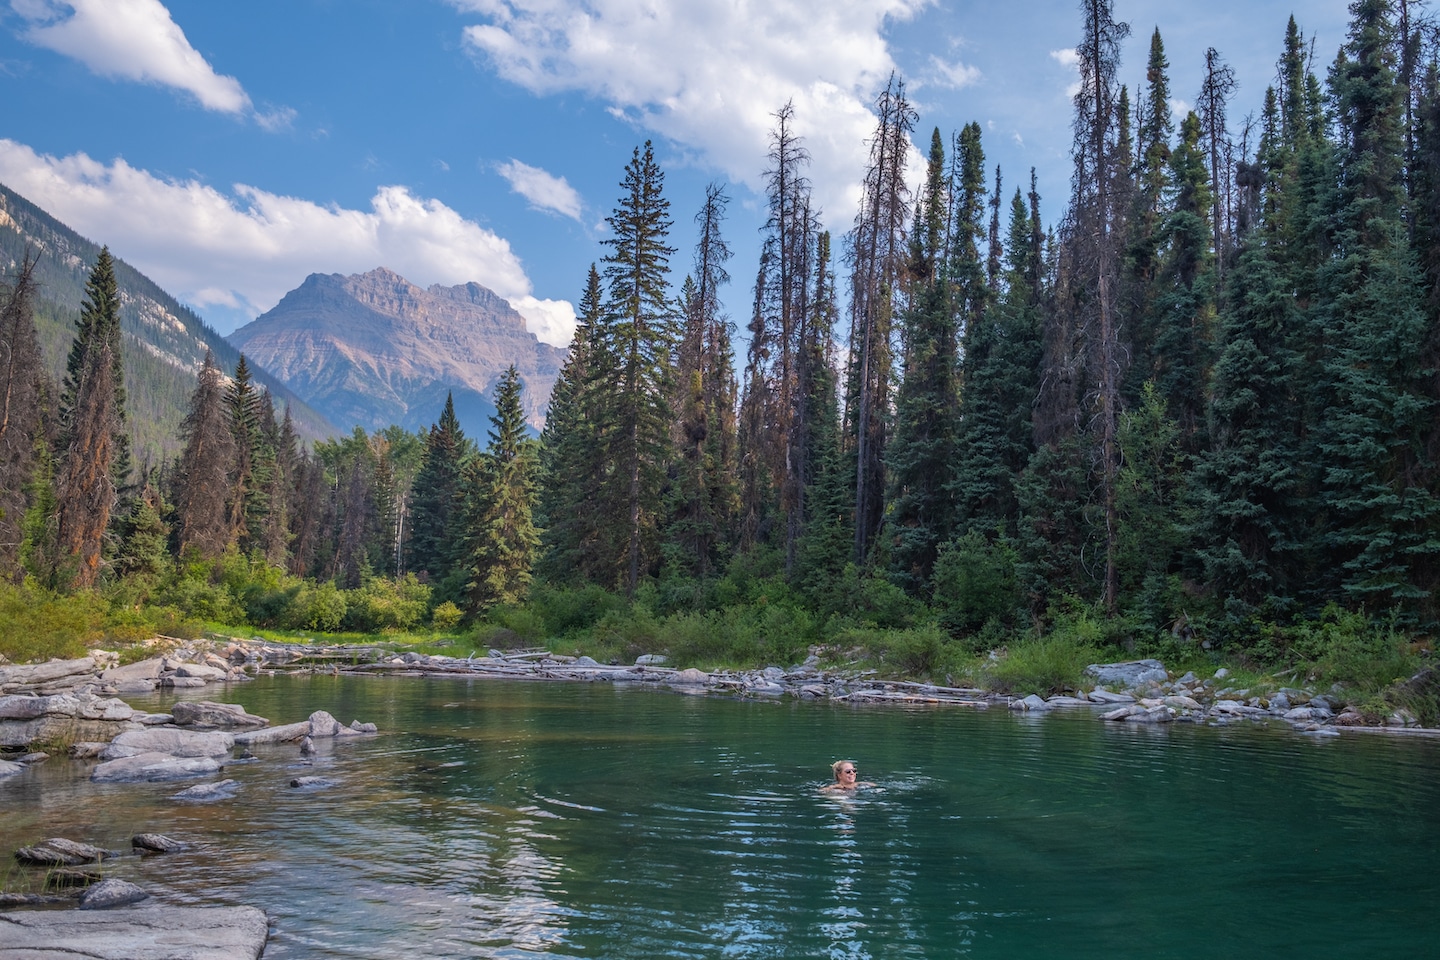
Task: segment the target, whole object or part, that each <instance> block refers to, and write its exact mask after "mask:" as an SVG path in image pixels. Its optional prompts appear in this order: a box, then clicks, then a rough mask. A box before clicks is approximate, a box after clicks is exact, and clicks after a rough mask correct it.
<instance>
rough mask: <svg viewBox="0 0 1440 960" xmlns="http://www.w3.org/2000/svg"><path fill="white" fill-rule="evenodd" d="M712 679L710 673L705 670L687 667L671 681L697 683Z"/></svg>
mask: <svg viewBox="0 0 1440 960" xmlns="http://www.w3.org/2000/svg"><path fill="white" fill-rule="evenodd" d="M709 680H710V674H708V673H706V672H705V671H703V670H696V669H695V668H694V667H687V668H686V669H684V670H681V671H680V672H679V673H677V674H675V676H673V677H671V678H670V682H671V683H684V684H697V683H706V682H708V681H709Z"/></svg>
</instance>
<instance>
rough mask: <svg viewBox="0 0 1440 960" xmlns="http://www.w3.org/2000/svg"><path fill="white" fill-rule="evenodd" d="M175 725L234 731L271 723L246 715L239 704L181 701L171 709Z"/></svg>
mask: <svg viewBox="0 0 1440 960" xmlns="http://www.w3.org/2000/svg"><path fill="white" fill-rule="evenodd" d="M170 714H171V716H173V717H174V718H175V723H176V724H177V725H179V726H182V727H194V728H196V729H197V730H233V729H234V728H236V727H264V726H267V725H269V723H270V721H269V720H266V719H265V718H264V717H257V716H255V715H254V714H251V713H246V712H245V708H244V707H242V706H240V704H238V703H212V702H210V701H209V700H180V701H177V702H176V703H175V705H174V706H172V707H171V708H170Z"/></svg>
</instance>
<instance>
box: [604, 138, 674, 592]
mask: <svg viewBox="0 0 1440 960" xmlns="http://www.w3.org/2000/svg"><path fill="white" fill-rule="evenodd" d="M664 181H665V175H664V174H663V173H662V172H661V170H660V167H659V165H658V164H656V162H655V153H654V148H653V147H652V146H651V144H650V143H649V142H648V141H647V142H646V144H645V148H644V151H643V153H642V152H641V150H640V149H639V148H638V147H637V148H636V149H635V152H634V154H633V155H632V157H631V159H630V163H629V164H628V165H627V166H626V168H625V177H624V179H623V180H622V181H621V191H622V193H621V196H620V200H619V203H618V205H617V206H616V208H615V211H614V212H613V213H612V214H611V215H610V216H609V217H607V218H606V223H608V224H609V225H610V230H611V236H610V238H609V239H607V240H606V241H605V244H606V246H608V247H609V248H610V253H609V254H608V255H607V256H606V257H605V258H604V261H603V262H604V264H605V266H604V270H603V273H604V278H605V283H606V301H605V309H604V316H605V325H606V328H607V334H608V340H609V344H610V351H611V353H612V355H613V358H614V364H615V368H614V370H615V374H614V380H613V381H612V383H611V384H610V391H609V396H608V397H606V398H605V400H606V402H605V405H604V407H605V416H606V417H607V419H608V421H609V422H608V424H607V433H606V434H605V435H604V437H603V441H604V444H605V447H604V449H605V454H606V462H607V466H608V468H609V469H610V471H611V472H610V474H609V476H608V477H607V478H606V481H607V482H605V483H604V484H602V487H601V502H602V505H603V508H604V511H605V512H604V515H605V516H606V517H608V518H610V521H611V522H612V523H615V524H616V525H617V527H618V528H619V530H620V531H621V532H622V536H621V537H620V538H619V539H620V541H621V543H622V544H623V548H624V553H623V554H622V555H621V556H618V557H616V558H614V559H615V560H616V561H617V567H616V570H615V579H614V581H613V583H614V584H615V585H617V586H623V587H624V588H625V589H626V591H627V592H628V593H633V592H634V590H635V587H636V586H637V585H638V583H639V580H640V575H641V573H642V572H648V571H649V570H650V569H651V568H652V565H653V564H654V563H655V561H656V560H657V559H658V547H659V544H658V538H657V536H656V534H657V529H658V525H659V519H660V517H661V514H662V512H663V507H664V501H663V492H664V485H665V471H666V468H667V465H668V463H669V460H670V456H671V443H670V426H671V424H672V423H673V416H672V413H671V411H670V404H669V398H670V397H671V396H673V388H672V386H671V376H672V369H671V362H670V355H671V351H672V349H673V346H674V343H675V339H676V329H675V328H676V322H675V315H674V314H675V311H674V307H673V306H672V305H671V302H670V298H669V296H668V294H667V290H666V281H667V277H668V275H669V272H670V254H672V253H673V252H674V250H673V249H672V248H671V247H669V246H667V245H666V242H665V241H666V238H667V236H668V235H669V232H670V226H671V222H670V202H669V201H668V200H666V199H665V197H664V194H663V188H664Z"/></svg>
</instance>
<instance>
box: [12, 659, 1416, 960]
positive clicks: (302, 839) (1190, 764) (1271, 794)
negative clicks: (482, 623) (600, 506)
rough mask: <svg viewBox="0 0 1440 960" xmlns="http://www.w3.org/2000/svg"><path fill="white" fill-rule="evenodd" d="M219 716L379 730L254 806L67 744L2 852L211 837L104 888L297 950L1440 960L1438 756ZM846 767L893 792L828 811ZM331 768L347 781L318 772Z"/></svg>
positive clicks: (126, 865) (128, 861) (250, 767)
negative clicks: (141, 892)
mask: <svg viewBox="0 0 1440 960" xmlns="http://www.w3.org/2000/svg"><path fill="white" fill-rule="evenodd" d="M127 699H128V700H129V702H131V703H133V704H134V705H135V706H137V707H139V708H141V709H146V710H151V711H161V710H163V709H165V708H166V706H167V705H168V704H169V703H171V702H173V698H160V697H156V698H127ZM196 699H217V700H229V701H232V702H237V703H242V704H244V705H245V707H246V708H247V709H248V710H250V711H251V712H252V713H257V714H260V715H262V716H266V717H269V718H270V719H271V720H272V721H273V722H274V723H276V724H280V723H288V722H293V721H296V720H302V719H304V718H305V717H306V716H308V715H309V713H310V712H311V711H312V710H317V709H323V710H328V711H330V712H331V713H332V714H334V715H335V716H336V717H337V718H338V719H340V720H341V721H342V722H345V723H348V722H349V721H351V720H352V719H359V720H362V721H371V722H374V723H376V724H378V725H379V727H380V731H381V733H380V734H379V735H378V736H374V737H366V738H356V739H353V740H346V741H343V742H340V743H335V744H332V743H329V742H326V741H320V742H318V743H317V746H318V747H319V750H320V752H319V754H318V755H317V756H316V757H315V758H314V759H313V762H312V763H309V764H306V763H303V762H302V760H301V758H300V756H299V750H298V747H297V746H295V745H293V744H292V745H287V746H265V747H257V748H256V753H257V754H259V755H260V757H261V760H260V762H257V763H249V764H237V765H234V766H230V767H227V768H226V770H225V772H224V774H223V775H224V776H226V777H232V778H234V779H235V780H237V781H239V782H240V784H241V788H240V791H239V793H238V794H237V795H236V797H235V798H234V799H231V800H226V801H220V802H217V803H211V804H205V805H195V804H181V803H176V802H174V801H172V800H170V799H169V797H170V795H171V794H173V793H175V792H176V791H178V790H180V789H182V788H183V787H184V786H187V785H189V784H188V783H184V782H182V783H180V784H174V783H171V784H138V785H109V784H103V785H102V784H92V783H90V782H89V781H88V780H86V779H85V778H84V771H85V770H86V769H88V768H87V766H86V765H84V764H80V763H76V762H74V761H69V760H66V759H52V760H50V761H47V762H46V763H45V764H43V765H42V766H40V767H39V768H36V769H34V770H32V771H29V772H27V773H25V774H22V775H20V776H18V777H16V778H13V779H12V780H11V781H9V782H5V783H0V842H3V844H4V847H3V850H4V851H5V852H6V855H7V856H8V851H9V850H13V849H14V848H15V847H17V846H20V845H22V844H25V843H30V842H34V841H35V840H39V839H41V838H43V837H47V836H65V837H69V838H71V839H75V840H83V841H87V842H91V843H97V844H100V845H102V846H107V847H112V848H117V849H127V850H128V848H129V838H130V836H131V835H132V834H135V833H140V832H159V833H165V834H168V835H170V836H172V837H176V838H178V839H183V840H191V841H199V842H200V843H201V847H200V848H199V849H198V850H196V851H193V852H188V853H181V854H172V855H168V856H164V857H153V858H147V859H143V860H142V859H140V858H136V857H126V858H124V859H122V860H119V861H112V862H111V863H110V864H109V865H107V867H106V872H107V873H108V874H109V875H113V876H119V877H123V878H125V879H129V880H133V881H135V882H137V883H140V884H141V885H142V886H144V887H146V888H147V889H149V890H151V891H152V893H153V894H154V895H155V896H156V897H157V898H158V899H161V900H163V901H166V902H171V903H184V904H249V905H253V906H258V907H260V908H262V909H264V910H265V911H266V912H267V913H269V914H270V916H271V918H272V921H273V927H272V936H271V941H270V945H269V946H268V947H267V949H266V951H265V957H266V958H267V960H278V958H312V957H353V958H367V960H380V958H406V960H417V958H439V957H497V958H518V957H538V956H545V957H592V958H642V957H643V958H654V957H695V958H702V957H703V958H721V957H727V958H728V957H735V958H744V957H776V958H781V957H784V958H792V957H844V958H897V957H898V958H912V957H913V958H922V957H923V958H936V957H1002V956H1004V957H1011V956H1056V955H1064V956H1066V957H1071V958H1075V957H1080V958H1090V957H1095V958H1101V957H1104V958H1109V957H1115V956H1142V955H1143V956H1146V957H1207V958H1208V957H1220V956H1236V957H1256V956H1266V955H1279V956H1304V955H1306V954H1308V953H1312V952H1313V953H1315V954H1316V955H1324V956H1341V957H1376V956H1381V955H1383V954H1386V953H1389V954H1392V955H1394V956H1426V955H1429V956H1433V955H1434V953H1433V951H1434V950H1435V944H1436V942H1437V938H1440V910H1437V908H1436V903H1437V899H1440V897H1437V894H1440V880H1437V875H1440V874H1437V870H1436V858H1437V855H1440V741H1436V740H1430V739H1421V738H1400V737H1391V736H1384V735H1373V734H1372V735H1366V734H1354V735H1346V736H1342V737H1333V738H1316V737H1313V736H1306V735H1302V734H1299V733H1295V732H1293V731H1291V730H1289V729H1288V728H1284V727H1271V728H1265V727H1258V726H1253V725H1250V724H1248V723H1247V724H1237V725H1233V726H1226V727H1202V726H1194V725H1188V724H1170V725H1166V726H1163V727H1147V726H1139V727H1137V726H1131V725H1123V724H1107V723H1102V722H1099V721H1098V720H1096V719H1095V714H1093V713H1090V712H1088V711H1083V710H1082V711H1078V712H1056V713H1054V714H1051V715H1048V716H1022V715H1016V714H1012V713H1010V712H1009V711H1006V710H1004V709H999V708H992V709H990V710H976V709H967V708H955V707H942V708H934V709H928V708H927V709H897V708H896V707H893V706H847V705H842V704H836V703H830V702H795V701H789V700H786V701H778V702H768V701H766V702H756V701H740V700H730V699H723V698H716V697H705V696H685V695H680V694H676V693H671V692H667V691H661V690H654V689H648V688H645V689H642V688H637V687H625V686H611V685H609V684H579V683H577V684H570V683H543V684H542V683H518V682H501V681H490V680H465V679H434V680H424V679H418V678H405V677H375V678H367V677H333V676H326V675H308V674H307V675H299V676H279V677H273V678H270V677H265V678H260V679H258V680H256V681H255V682H253V683H248V684H244V685H235V686H232V687H229V688H224V689H220V688H215V687H212V688H210V689H208V690H205V691H201V692H200V694H199V696H197V697H196ZM839 757H845V758H853V759H854V760H855V761H856V764H857V766H858V768H859V770H860V777H861V779H863V780H869V781H873V782H874V783H875V784H876V786H874V787H871V788H868V789H865V790H862V791H859V792H857V794H856V795H855V796H853V797H836V796H833V795H828V794H822V793H820V792H819V790H818V788H819V787H820V786H821V785H822V784H824V783H825V782H828V780H829V778H830V771H829V764H830V762H831V761H832V760H834V759H836V758H839ZM304 775H321V776H325V777H328V778H331V779H332V780H333V781H334V782H335V784H334V786H332V787H330V788H328V789H320V790H297V789H293V788H291V787H290V786H289V781H290V779H291V778H293V777H297V776H304ZM7 869H9V870H10V881H8V882H7V885H13V880H14V878H15V876H16V868H13V867H11V868H7ZM0 875H3V873H0Z"/></svg>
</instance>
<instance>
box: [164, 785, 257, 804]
mask: <svg viewBox="0 0 1440 960" xmlns="http://www.w3.org/2000/svg"><path fill="white" fill-rule="evenodd" d="M239 790H240V784H239V782H238V781H235V780H219V781H216V782H215V783H197V784H195V786H193V787H187V788H186V789H184V790H181V791H180V792H179V793H172V794H171V795H170V799H171V800H179V801H180V802H182V803H213V802H214V801H216V800H229V799H230V798H231V797H233V796H235V794H236V793H238V792H239Z"/></svg>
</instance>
